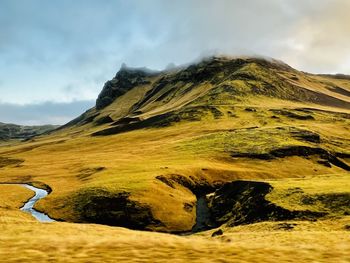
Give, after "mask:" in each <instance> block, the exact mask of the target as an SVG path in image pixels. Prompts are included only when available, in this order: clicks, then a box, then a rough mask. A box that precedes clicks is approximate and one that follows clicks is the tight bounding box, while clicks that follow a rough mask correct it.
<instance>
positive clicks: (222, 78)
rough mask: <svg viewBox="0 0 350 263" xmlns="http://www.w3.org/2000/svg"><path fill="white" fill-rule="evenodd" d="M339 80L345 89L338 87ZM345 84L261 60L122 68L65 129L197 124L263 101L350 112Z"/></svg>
mask: <svg viewBox="0 0 350 263" xmlns="http://www.w3.org/2000/svg"><path fill="white" fill-rule="evenodd" d="M342 80H344V81H343V82H345V83H346V84H345V86H341V84H343V83H342V82H341V81H342ZM346 80H349V79H347V78H346V77H344V75H333V76H332V75H312V74H307V73H303V72H299V71H297V70H295V69H293V68H291V67H290V66H288V65H287V64H285V63H283V62H281V61H277V60H273V59H264V58H230V57H224V56H223V57H211V58H208V59H205V60H203V61H202V62H200V63H198V64H193V65H189V66H187V67H184V68H183V67H180V68H177V69H176V68H175V69H172V70H169V71H159V72H156V71H151V70H148V69H146V68H128V67H126V66H125V65H124V66H123V67H122V68H121V69H120V71H119V72H118V73H117V74H116V76H115V77H114V78H113V79H112V80H110V81H108V82H106V84H105V85H104V87H103V90H102V91H101V93H100V94H99V96H98V99H97V100H96V107H94V108H93V109H91V110H89V111H87V112H86V113H84V114H83V115H81V116H80V117H78V118H77V119H75V120H73V121H72V122H70V123H68V124H67V125H66V126H64V127H70V126H72V125H85V124H88V123H92V124H93V125H96V126H98V125H103V124H106V123H111V126H113V128H110V129H105V130H102V131H100V132H98V133H96V135H103V134H114V133H118V132H121V131H124V130H129V129H134V128H133V127H136V128H137V127H144V126H152V125H160V126H163V125H167V123H170V122H176V120H181V121H183V120H186V118H190V119H193V118H194V119H199V118H201V117H203V116H204V115H208V114H209V112H210V113H211V114H213V115H214V118H215V115H222V114H223V110H222V109H223V108H225V107H229V106H230V105H237V104H244V103H247V104H249V103H250V102H252V101H254V100H257V99H261V98H263V97H266V99H272V98H274V99H280V100H287V101H291V102H303V103H312V104H318V105H323V106H330V107H337V108H344V109H347V110H348V109H350V104H349V103H350V99H349V96H350V93H349V86H348V81H346ZM186 116H187V117H186Z"/></svg>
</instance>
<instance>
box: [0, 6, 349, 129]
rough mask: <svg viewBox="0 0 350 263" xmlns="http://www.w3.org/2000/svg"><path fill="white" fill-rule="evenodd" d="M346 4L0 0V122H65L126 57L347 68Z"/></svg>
mask: <svg viewBox="0 0 350 263" xmlns="http://www.w3.org/2000/svg"><path fill="white" fill-rule="evenodd" d="M349 10H350V1H349V0H215V1H214V0H176V1H171V0H168V1H166V0H57V1H48V0H0V92H1V97H0V122H11V123H18V124H29V125H33V124H47V123H50V124H63V123H65V122H68V121H69V120H71V119H73V118H74V117H76V116H78V115H79V114H80V113H82V112H84V111H85V110H87V109H88V108H90V107H92V106H94V103H95V99H96V98H97V95H98V94H99V92H100V91H101V89H102V87H103V84H104V83H105V82H106V81H107V80H109V79H111V78H113V76H114V75H115V74H116V72H117V71H118V70H119V68H120V65H121V64H122V63H123V62H124V63H126V64H127V65H128V66H134V67H143V66H146V67H148V68H151V69H163V68H165V67H166V66H167V65H168V64H169V63H175V64H177V65H178V64H184V63H189V62H191V61H194V60H196V59H198V58H200V57H203V56H207V55H212V54H217V53H219V54H228V55H234V56H239V55H250V56H252V55H262V56H268V57H273V58H276V59H280V60H283V61H284V62H286V63H287V64H289V65H291V66H293V67H295V68H297V69H299V70H303V71H308V72H312V73H344V74H350V48H349V43H350V26H349V25H350V16H349V14H348V13H349Z"/></svg>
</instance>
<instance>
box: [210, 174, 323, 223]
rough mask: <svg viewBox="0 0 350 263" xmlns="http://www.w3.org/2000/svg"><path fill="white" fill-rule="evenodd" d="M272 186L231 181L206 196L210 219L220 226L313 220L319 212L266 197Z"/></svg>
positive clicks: (319, 214) (318, 215)
mask: <svg viewBox="0 0 350 263" xmlns="http://www.w3.org/2000/svg"><path fill="white" fill-rule="evenodd" d="M272 189H273V188H272V186H271V185H270V184H268V183H264V182H253V181H234V182H231V183H227V184H225V185H223V186H222V187H221V188H219V189H218V190H216V191H215V193H214V195H212V196H211V197H210V201H209V209H210V212H211V216H212V220H213V221H214V222H215V223H216V224H217V226H220V225H222V224H224V223H227V225H228V226H236V225H241V224H250V223H255V222H260V221H280V220H290V219H294V218H307V219H315V218H318V217H321V216H324V215H325V214H324V213H321V212H311V211H290V210H287V209H285V208H283V207H280V206H278V205H276V204H274V203H271V202H270V201H268V200H266V198H265V196H266V195H267V194H268V193H269V192H270V191H271V190H272Z"/></svg>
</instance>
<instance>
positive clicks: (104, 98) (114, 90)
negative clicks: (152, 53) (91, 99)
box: [96, 65, 158, 110]
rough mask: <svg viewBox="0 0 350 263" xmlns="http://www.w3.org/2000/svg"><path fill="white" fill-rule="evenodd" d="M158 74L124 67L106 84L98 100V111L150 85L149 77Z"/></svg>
mask: <svg viewBox="0 0 350 263" xmlns="http://www.w3.org/2000/svg"><path fill="white" fill-rule="evenodd" d="M157 74H158V72H156V71H151V70H148V69H146V68H135V69H134V68H128V67H126V66H125V65H123V66H122V67H121V69H120V71H119V72H118V73H117V74H116V76H115V77H114V78H113V79H112V80H109V81H107V82H106V83H105V85H104V87H103V89H102V91H101V93H100V94H99V95H98V98H97V100H96V109H97V110H101V109H103V108H105V107H106V106H108V105H109V104H111V103H112V102H113V101H114V100H116V99H117V98H118V97H120V96H122V95H123V94H125V93H126V92H128V91H129V90H131V89H132V88H135V87H137V86H139V85H147V84H150V81H149V77H152V76H155V75H157Z"/></svg>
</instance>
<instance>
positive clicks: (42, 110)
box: [0, 101, 95, 125]
mask: <svg viewBox="0 0 350 263" xmlns="http://www.w3.org/2000/svg"><path fill="white" fill-rule="evenodd" d="M94 103H95V101H72V102H68V103H55V102H45V103H39V104H28V105H18V104H11V103H0V120H1V122H4V123H15V124H21V125H44V124H58V125H60V124H64V123H67V122H69V121H70V120H72V119H74V118H75V117H77V116H79V115H80V114H81V113H82V112H83V111H85V110H87V109H89V108H91V107H92V106H93V105H94Z"/></svg>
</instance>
